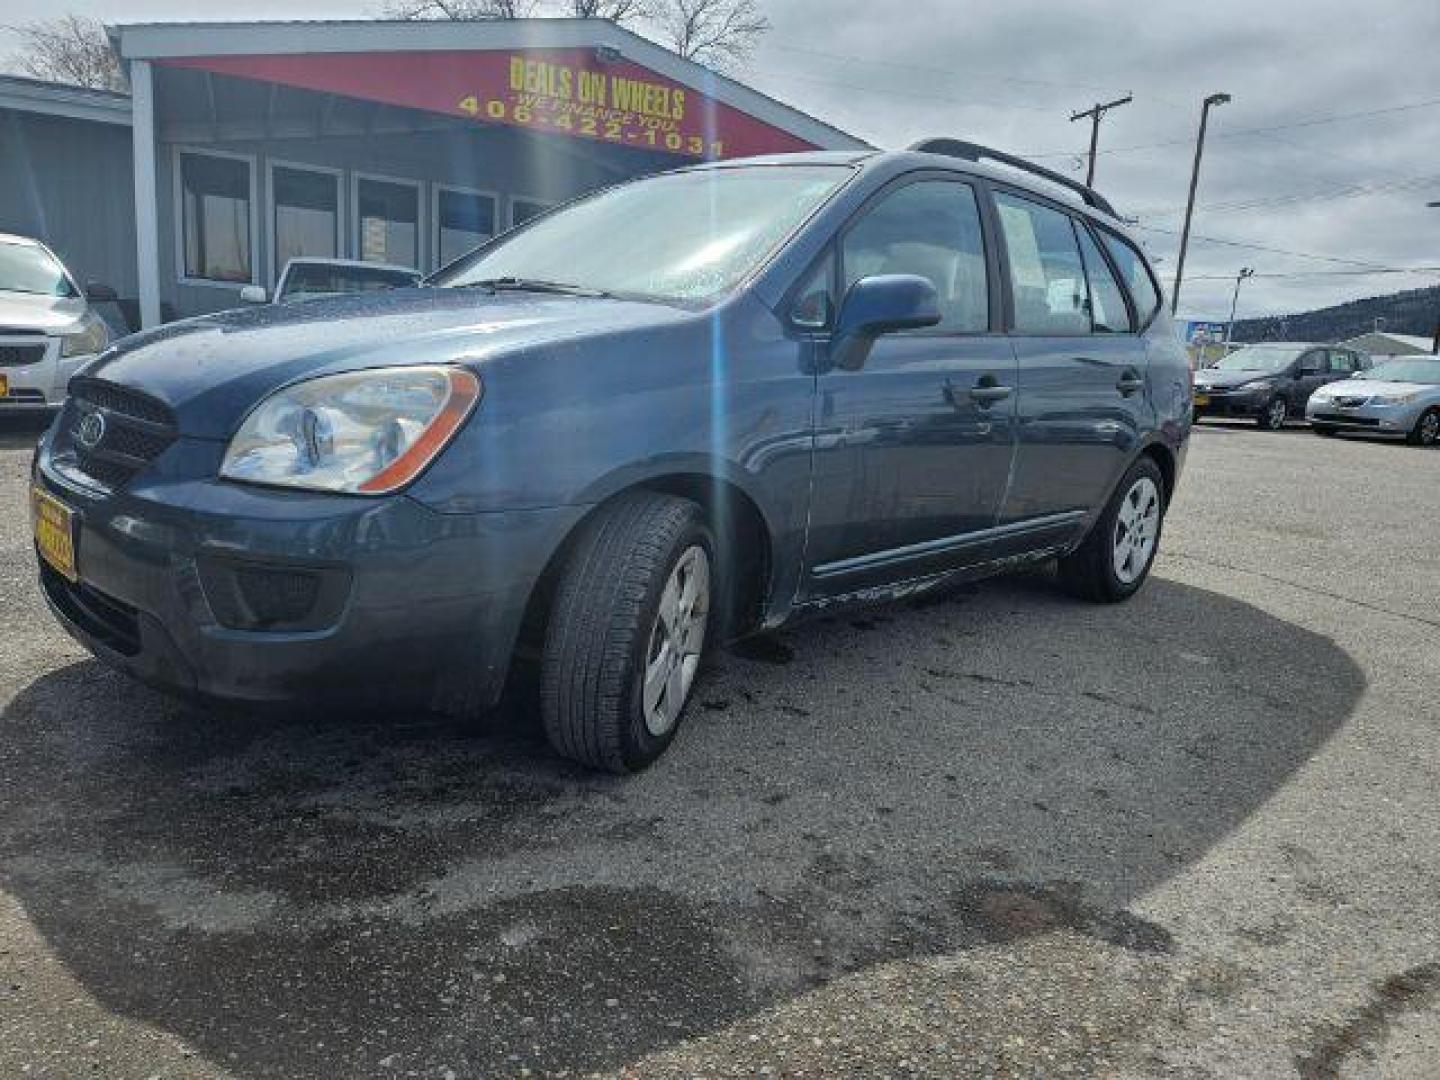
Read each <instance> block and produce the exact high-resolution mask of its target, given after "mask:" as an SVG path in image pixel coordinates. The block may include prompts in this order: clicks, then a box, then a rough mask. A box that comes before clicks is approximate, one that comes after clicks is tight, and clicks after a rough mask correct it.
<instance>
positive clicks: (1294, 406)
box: [1290, 349, 1344, 415]
mask: <svg viewBox="0 0 1440 1080" xmlns="http://www.w3.org/2000/svg"><path fill="white" fill-rule="evenodd" d="M1295 372H1296V374H1297V376H1298V378H1297V379H1296V392H1295V393H1294V395H1292V397H1291V400H1290V411H1291V413H1300V414H1302V415H1303V414H1304V412H1305V403H1306V402H1307V401H1309V400H1310V395H1311V394H1313V393H1314V392H1315V391H1316V390H1318V389H1319V388H1320V387H1322V386H1324V385H1325V384H1326V383H1328V382H1334V381H1335V379H1336V378H1337V376H1335V375H1333V374H1331V366H1330V350H1329V349H1311V350H1309V351H1308V352H1305V353H1302V354H1301V355H1300V358H1299V360H1297V361H1296V362H1295ZM1338 377H1339V378H1343V377H1344V376H1338Z"/></svg>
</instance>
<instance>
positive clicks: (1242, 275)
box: [1225, 266, 1255, 345]
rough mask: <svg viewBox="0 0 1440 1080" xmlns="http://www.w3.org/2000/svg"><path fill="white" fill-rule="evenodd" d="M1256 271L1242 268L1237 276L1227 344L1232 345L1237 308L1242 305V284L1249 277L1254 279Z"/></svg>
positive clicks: (1227, 324) (1227, 327) (1245, 267)
mask: <svg viewBox="0 0 1440 1080" xmlns="http://www.w3.org/2000/svg"><path fill="white" fill-rule="evenodd" d="M1254 276H1255V269H1254V267H1251V266H1242V267H1241V268H1240V272H1239V273H1238V274H1236V275H1235V291H1234V292H1233V293H1232V294H1231V295H1230V321H1229V322H1227V323H1226V324H1225V344H1226V345H1229V344H1230V335H1231V333H1232V332H1233V331H1234V329H1235V306H1236V305H1237V304H1239V303H1240V283H1241V282H1242V281H1244V280H1245V279H1246V278H1247V277H1254Z"/></svg>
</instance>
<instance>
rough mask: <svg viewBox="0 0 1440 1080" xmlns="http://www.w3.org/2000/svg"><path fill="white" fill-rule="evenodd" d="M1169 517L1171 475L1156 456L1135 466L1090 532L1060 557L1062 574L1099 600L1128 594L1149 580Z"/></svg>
mask: <svg viewBox="0 0 1440 1080" xmlns="http://www.w3.org/2000/svg"><path fill="white" fill-rule="evenodd" d="M1164 519H1165V478H1164V476H1163V475H1161V472H1160V467H1159V466H1158V465H1157V464H1156V463H1155V461H1154V459H1153V458H1150V457H1148V456H1146V457H1142V458H1140V459H1139V460H1138V461H1136V462H1135V464H1134V465H1132V466H1130V470H1129V472H1127V473H1126V474H1125V478H1124V479H1123V480H1121V481H1120V485H1119V487H1117V488H1116V489H1115V494H1114V495H1113V496H1111V498H1110V502H1109V503H1108V504H1106V507H1105V510H1104V512H1103V513H1102V514H1101V515H1100V520H1098V521H1097V522H1096V523H1095V525H1094V527H1093V528H1092V529H1091V530H1090V535H1089V536H1087V537H1086V538H1085V542H1084V543H1083V544H1081V545H1080V547H1079V548H1077V549H1076V550H1075V551H1074V552H1073V553H1072V554H1070V555H1066V556H1065V557H1063V558H1062V559H1061V560H1060V580H1061V581H1062V582H1063V583H1064V585H1065V587H1066V588H1067V589H1069V590H1070V591H1071V592H1073V593H1074V594H1075V595H1077V596H1080V597H1083V598H1084V599H1086V600H1094V601H1096V602H1098V603H1115V602H1117V601H1120V600H1128V599H1129V598H1130V597H1131V596H1134V595H1135V593H1136V592H1138V591H1139V589H1140V586H1141V585H1143V584H1145V579H1146V578H1147V577H1148V576H1149V574H1150V567H1151V566H1152V565H1154V562H1155V552H1156V551H1157V550H1158V549H1159V546H1160V531H1161V527H1162V525H1163V524H1164Z"/></svg>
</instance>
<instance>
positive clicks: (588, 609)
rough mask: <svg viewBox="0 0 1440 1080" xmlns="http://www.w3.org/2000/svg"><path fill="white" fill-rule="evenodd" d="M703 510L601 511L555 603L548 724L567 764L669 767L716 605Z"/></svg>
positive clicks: (638, 507) (624, 499)
mask: <svg viewBox="0 0 1440 1080" xmlns="http://www.w3.org/2000/svg"><path fill="white" fill-rule="evenodd" d="M714 566H715V541H714V538H713V537H712V535H711V533H710V530H709V528H708V527H707V526H706V524H705V520H704V515H703V513H702V512H701V510H700V507H699V506H697V505H696V504H695V503H693V502H691V501H689V500H688V499H679V498H674V497H671V496H667V495H660V494H657V493H653V492H635V493H633V494H629V495H624V496H621V497H620V498H618V499H617V500H615V502H613V503H611V504H610V505H608V506H604V507H602V508H601V509H600V510H598V511H596V516H595V518H594V519H593V520H592V521H590V522H589V523H588V524H587V525H586V526H585V532H584V533H583V534H582V535H581V536H580V538H579V539H578V540H577V542H576V545H575V548H574V550H573V551H572V552H571V554H570V558H569V561H568V562H567V564H566V566H565V569H564V571H563V572H562V574H561V580H560V583H559V585H558V587H557V590H556V594H555V602H554V606H553V607H552V609H551V613H550V621H549V625H548V626H547V627H546V631H545V645H544V649H543V652H542V656H541V664H540V715H541V718H542V720H543V721H544V725H545V735H546V738H548V739H549V741H550V745H551V746H552V747H554V749H555V750H556V752H557V753H559V754H561V755H563V756H564V757H567V758H570V759H571V760H573V761H578V762H580V763H581V764H583V765H588V766H590V767H591V768H596V769H604V770H607V771H609V772H615V773H626V772H636V771H638V770H640V769H643V768H645V766H647V765H649V764H650V763H651V762H652V761H654V760H655V759H656V758H657V757H659V756H660V755H661V754H662V753H663V752H664V751H665V749H666V747H668V746H669V745H670V742H671V740H672V739H673V738H674V737H675V732H676V729H677V728H678V727H679V724H680V719H681V715H682V713H683V712H684V709H685V704H686V702H687V701H688V700H689V697H690V691H691V690H692V689H693V687H694V685H695V677H696V675H697V673H698V671H699V668H700V661H701V657H702V655H703V653H704V648H705V643H706V639H707V636H708V634H709V627H710V621H711V611H712V609H713V606H714V597H715V584H716V583H715V581H714Z"/></svg>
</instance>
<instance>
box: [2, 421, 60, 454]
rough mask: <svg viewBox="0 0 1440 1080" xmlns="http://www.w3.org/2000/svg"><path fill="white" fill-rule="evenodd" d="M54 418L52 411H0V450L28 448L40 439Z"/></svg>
mask: <svg viewBox="0 0 1440 1080" xmlns="http://www.w3.org/2000/svg"><path fill="white" fill-rule="evenodd" d="M53 419H54V414H52V413H42V412H25V413H14V414H11V415H9V416H6V415H4V414H3V413H0V450H28V449H30V448H31V447H33V446H34V445H35V444H36V443H37V442H39V441H40V436H41V435H44V434H45V429H46V428H48V427H49V426H50V422H51V421H52V420H53Z"/></svg>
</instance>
